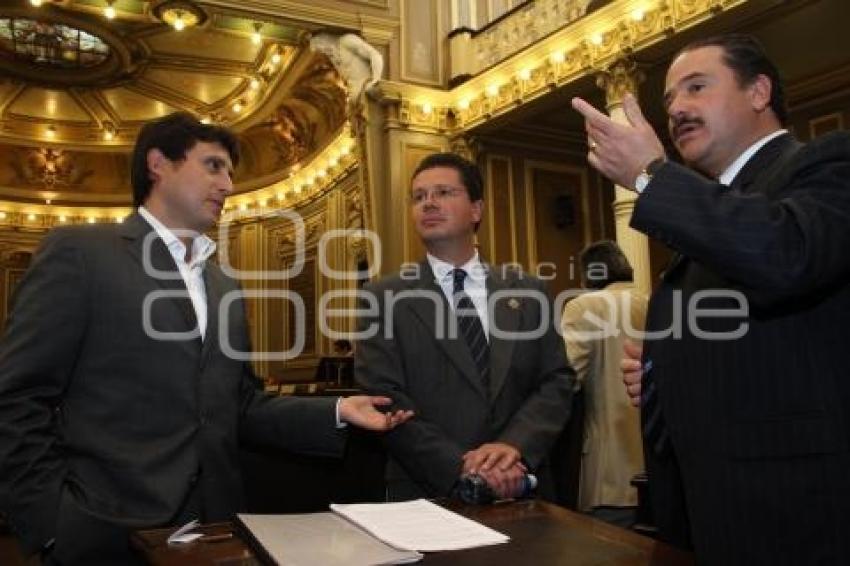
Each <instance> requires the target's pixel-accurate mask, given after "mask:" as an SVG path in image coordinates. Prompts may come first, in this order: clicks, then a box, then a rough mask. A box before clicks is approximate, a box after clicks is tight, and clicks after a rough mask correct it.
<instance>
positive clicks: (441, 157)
mask: <svg viewBox="0 0 850 566" xmlns="http://www.w3.org/2000/svg"><path fill="white" fill-rule="evenodd" d="M434 167H449V168H451V169H454V170H455V171H457V172H458V175H460V180H461V182H462V183H463V186H464V187H465V188H466V192H467V193H468V194H469V200H471V201H472V202H475V201H477V200H483V199H484V180H483V179H482V178H481V171H480V170H479V169H478V166H477V165H476V164H475V163H472V162H471V161H469V160H467V159H464V158H463V157H461V156H460V155H458V154H456V153H432V154H431V155H429V156H428V157H426V158H425V159H423V160H422V161H421V162H420V163H419V165H418V166H417V167H416V170H415V171H414V172H413V175H411V177H410V178H411V180H413V178H414V177H416V176H417V175H418V174H420V173H421V172H422V171H425V170H426V169H433V168H434Z"/></svg>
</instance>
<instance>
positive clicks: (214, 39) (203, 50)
mask: <svg viewBox="0 0 850 566" xmlns="http://www.w3.org/2000/svg"><path fill="white" fill-rule="evenodd" d="M145 42H146V43H148V44H149V45H150V46H151V47H153V48H154V50H155V51H162V52H166V53H170V54H173V55H185V56H186V57H191V58H195V57H197V56H198V55H199V54H202V55H203V56H204V57H207V58H209V59H225V60H231V61H239V62H242V63H251V62H253V61H254V60H255V59H256V58H257V55H258V54H259V52H260V49H262V47H263V46H262V44H261V45H254V44H253V43H252V42H251V38H250V37H249V36H248V35H245V36H244V37H241V36H235V35H234V34H231V33H222V32H217V31H215V30H205V29H203V28H188V29H185V30H183V31H182V32H180V33H173V32H172V31H170V30H168V29H165V28H163V32H162V33H159V34H156V35H151V36H147V37H146V38H145Z"/></svg>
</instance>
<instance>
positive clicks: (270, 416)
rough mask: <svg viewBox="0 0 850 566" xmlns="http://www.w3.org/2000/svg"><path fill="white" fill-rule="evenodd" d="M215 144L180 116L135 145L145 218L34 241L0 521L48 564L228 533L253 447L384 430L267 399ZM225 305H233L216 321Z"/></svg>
mask: <svg viewBox="0 0 850 566" xmlns="http://www.w3.org/2000/svg"><path fill="white" fill-rule="evenodd" d="M238 158H239V153H238V147H237V143H236V138H235V137H234V136H233V134H231V133H230V132H228V131H227V130H225V129H223V128H219V127H216V126H207V125H203V124H201V123H199V122H198V121H197V120H196V119H194V118H193V117H192V116H190V115H188V114H183V113H181V114H173V115H171V116H167V117H165V118H163V119H161V120H158V121H156V122H153V123H150V124H148V125H146V126H145V127H144V128H142V130H141V132H140V133H139V137H138V140H137V143H136V147H135V150H134V154H133V163H132V182H133V191H134V193H133V196H134V203H135V205H136V206H137V207H138V211H137V212H136V213H135V214H133V215H131V216H130V217H129V218H127V220H126V221H125V222H124V223H122V224H111V225H106V224H104V225H95V226H68V227H62V228H58V229H56V230H53V231H52V232H51V233H50V234H48V235H47V237H46V238H45V239H44V242H43V244H42V246H41V248H40V249H39V251H38V252H37V253H36V255H35V257H34V259H33V264H32V266H31V267H30V269H29V271H28V272H27V274H26V276H25V277H24V279H23V280H22V282H21V284H20V286H19V289H18V291H17V295H16V298H15V300H14V307H13V309H12V312H11V315H10V317H9V321H8V327H7V329H6V334H5V336H4V338H3V341H2V343H1V344H0V510H2V512H3V513H4V515H5V516H6V517H7V519H8V521H9V523H10V525H11V527H12V529H13V530H14V531H15V533H16V534H17V536H18V538H19V540H20V542H21V544H22V546H23V547H24V550H25V551H28V552H36V551H40V552H42V554H43V555H44V556H45V557H46V558H47V560H48V562H50V563H59V564H86V565H91V564H131V563H135V562H137V561H138V560H139V557H138V556H136V555H134V553H133V552H132V551H131V550H130V548H129V544H128V541H129V533H130V532H131V530H132V529H137V528H148V527H157V526H165V525H169V524H181V523H183V522H185V521H187V520H190V519H195V518H197V519H201V520H204V521H222V520H228V519H230V518H231V517H232V516H233V514H234V513H235V512H236V511H237V510H238V509H239V508H240V504H241V501H240V495H241V482H240V476H239V469H238V462H237V453H238V445H239V443H240V441H243V440H245V441H251V442H255V443H263V444H270V445H276V446H280V447H282V448H285V449H288V450H293V451H298V452H304V453H311V454H320V455H336V454H339V453H340V452H341V450H342V446H343V442H344V435H343V434H341V431H340V430H339V428H341V427H342V426H343V425H342V423H345V422H348V423H352V424H355V425H358V426H365V427H368V428H372V429H379V430H386V429H388V428H391V427H392V426H394V425H396V424H397V423H398V422H400V421H403V420H404V419H405V418H408V417H409V415H408V414H403V413H395V414H387V415H384V414H381V413H380V412H378V411H376V410H375V407H374V406H373V405H374V404H387V403H389V402H390V400H389V399H379V398H370V397H365V396H360V397H349V398H347V399H342V400H337V399H318V400H312V399H311V400H306V399H295V398H281V397H278V398H271V397H267V396H265V395H264V394H263V393H262V391H261V390H260V388H259V387H258V385H259V383H258V381H257V380H256V378H255V376H254V374H253V372H252V370H251V366H250V364H249V363H248V362H247V361H244V359H242V358H241V357H239V356H234V355H228V350H229V349H232V350H235V351H236V352H237V353H246V354H247V353H248V352H249V350H250V346H249V343H248V337H247V332H246V322H245V314H244V310H243V305H242V304H241V301H240V300H235V301H232V300H231V301H228V300H227V299H230V298H232V297H233V296H234V295H235V294H237V293H238V284H237V283H236V282H235V281H234V280H232V279H230V278H229V277H227V276H225V274H224V273H223V272H222V270H221V269H220V268H219V267H218V266H216V265H215V264H213V263H212V262H210V261H207V260H208V259H209V257H210V256H211V255H212V254H213V253H214V251H215V243H214V242H213V241H212V240H211V239H210V238H208V237H207V236H205V235H204V234H203V233H204V231H206V230H209V229H210V228H212V227H213V225H214V224H215V222H216V221H217V220H218V217H219V214H220V213H221V209H222V206H223V204H224V200H225V198H226V197H227V196H228V195H229V194H230V193H231V192H232V190H233V183H232V180H231V175H232V172H233V167H234V165H235V164H236V163H237V162H238ZM220 305H227V306H226V308H220Z"/></svg>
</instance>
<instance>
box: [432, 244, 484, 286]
mask: <svg viewBox="0 0 850 566" xmlns="http://www.w3.org/2000/svg"><path fill="white" fill-rule="evenodd" d="M426 257H427V259H428V263H429V264H430V265H431V270H432V271H433V272H434V276H435V277H436V278H437V281H445V280H449V279H452V278H453V275H452V271H454V270H455V266H454V265H452V264H451V263H448V262H446V261H443V260H441V259H440V258H438V257H436V256H433V255H431V254H426ZM459 269H463V270H464V271H466V274H467V277H469V278H470V279H472V280H474V281H476V282H481V281H484V280H486V279H487V269H486V267H485V266H484V264H483V263H481V259H480V257H479V256H478V250H475V253H474V254H473V255H472V257H471V258H470V259H469V261H467V262H466V263H464V264H463V265H461V266H460V267H459Z"/></svg>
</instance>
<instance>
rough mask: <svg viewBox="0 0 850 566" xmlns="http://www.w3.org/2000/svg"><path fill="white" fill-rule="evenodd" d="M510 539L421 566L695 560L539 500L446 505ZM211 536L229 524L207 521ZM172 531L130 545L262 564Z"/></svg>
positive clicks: (656, 564)
mask: <svg viewBox="0 0 850 566" xmlns="http://www.w3.org/2000/svg"><path fill="white" fill-rule="evenodd" d="M447 506H448V507H450V508H452V509H453V510H455V511H458V512H459V513H461V514H463V515H465V516H467V517H470V518H472V519H475V520H476V521H480V522H481V523H484V524H485V525H488V526H490V527H492V528H494V529H496V530H498V531H500V532H503V533H505V534H507V535H508V536H510V537H511V541H510V542H509V543H507V544H500V545H496V546H489V547H483V548H475V549H470V550H461V551H453V552H440V553H433V554H428V555H426V557H425V559H424V560H423V561H422V562H421V563H422V564H428V565H438V564H452V565H454V566H476V565H481V566H485V565H486V566H493V565H498V564H505V565H511V566H512V565H514V564H534V565H535V566H550V565H551V566H561V565H563V566H582V565H588V566H589V565H591V564H593V565H596V564H606V565H608V566H615V565H622V566H626V565H628V566H649V565H653V566H689V565H692V564H693V563H694V562H693V558H692V557H691V556H690V555H689V554H687V553H684V552H681V551H678V550H676V549H674V548H671V547H669V546H667V545H665V544H662V543H659V542H656V541H654V540H652V539H650V538H646V537H643V536H640V535H637V534H635V533H632V532H631V531H626V530H623V529H619V528H617V527H614V526H611V525H608V524H606V523H602V522H599V521H596V520H594V519H591V518H589V517H586V516H584V515H580V514H578V513H574V512H572V511H568V510H566V509H563V508H561V507H558V506H556V505H552V504H549V503H545V502H542V501H521V502H514V503H506V504H500V505H491V506H483V507H472V506H456V505H451V504H450V505H447ZM204 531H205V532H207V533H209V534H217V533H223V532H230V526H229V525H226V524H223V525H208V526H206V527H204ZM169 533H170V531H167V530H155V531H143V532H140V533H137V535H136V537H135V540H134V544H135V545H136V546H137V547H138V548H140V549H141V550H143V551H144V552H145V554H146V555H147V556H148V559H149V561H150V562H151V563H152V564H154V565H157V566H195V565H212V564H216V565H219V566H254V565H258V564H260V562H259V561H258V560H257V559H256V558H255V557H254V554H253V553H252V552H251V550H250V549H249V548H248V547H247V546H246V545H245V544H244V543H243V542H242V540H240V539H239V538H238V537H234V538H232V539H229V540H226V541H223V542H208V543H203V542H195V543H191V544H188V545H181V546H177V547H169V546H168V545H167V543H166V539H167V537H168V535H169Z"/></svg>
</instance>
